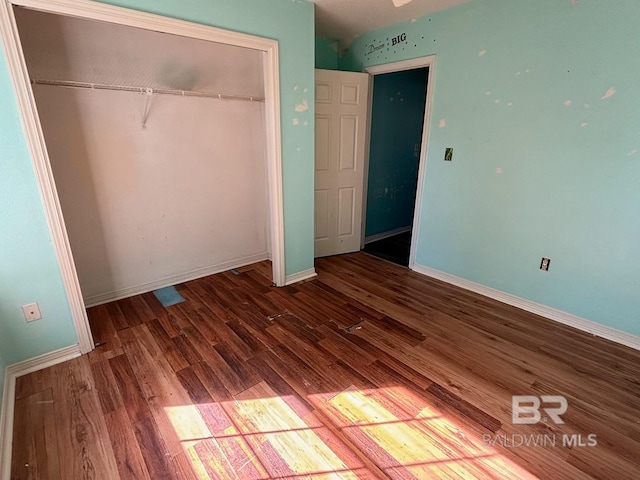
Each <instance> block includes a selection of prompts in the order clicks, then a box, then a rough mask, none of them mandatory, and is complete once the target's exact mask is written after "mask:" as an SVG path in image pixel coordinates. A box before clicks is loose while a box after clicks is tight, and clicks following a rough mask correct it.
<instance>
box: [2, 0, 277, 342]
mask: <svg viewBox="0 0 640 480" xmlns="http://www.w3.org/2000/svg"><path fill="white" fill-rule="evenodd" d="M14 6H17V7H28V8H31V9H34V10H40V11H43V12H47V13H53V14H58V15H66V16H70V17H78V18H84V19H89V20H98V21H103V22H108V23H115V24H118V25H124V26H130V27H137V28H142V29H146V30H154V31H159V32H163V33H170V34H174V35H180V36H184V37H190V38H196V39H199V40H207V41H212V42H218V43H224V44H228V45H234V46H238V47H245V48H251V49H254V50H258V51H261V52H262V55H263V68H264V88H265V120H266V121H265V124H266V129H265V134H266V146H267V171H268V185H269V219H270V227H271V228H270V230H271V232H270V234H271V262H272V265H273V283H274V284H275V285H276V286H283V285H284V284H285V266H284V213H283V210H284V206H283V195H282V146H281V132H280V74H279V71H280V70H279V59H278V42H277V40H272V39H267V38H262V37H257V36H253V35H247V34H243V33H237V32H232V31H229V30H223V29H220V28H215V27H210V26H206V25H199V24H196V23H191V22H187V21H183V20H177V19H174V18H169V17H163V16H160V15H154V14H150V13H145V12H140V11H136V10H130V9H126V8H122V7H116V6H112V5H107V4H101V3H96V2H92V1H88V0H0V31H1V35H2V39H3V42H4V45H5V54H6V56H7V61H8V66H9V73H10V75H11V79H12V81H13V85H14V89H15V93H16V97H17V100H18V108H19V110H20V116H21V120H22V124H23V127H24V131H25V136H26V139H27V143H28V148H29V152H30V154H31V158H32V160H33V165H34V168H35V172H36V177H37V181H38V186H39V189H40V194H41V196H42V200H43V204H44V209H45V215H46V218H47V222H48V225H49V230H50V232H51V236H52V240H53V245H54V248H55V252H56V256H57V259H58V264H59V266H60V271H61V273H62V279H63V283H64V287H65V291H66V294H67V299H68V301H69V306H70V309H71V315H72V318H73V323H74V326H75V329H76V332H77V334H78V344H79V348H80V351H81V353H88V352H90V351H91V350H93V348H94V343H93V337H92V335H91V328H90V326H89V320H88V318H87V313H86V309H85V304H84V300H83V298H82V291H81V289H80V283H79V281H78V275H77V272H76V267H75V263H74V260H73V254H72V252H71V246H70V243H69V237H68V235H67V230H66V227H65V223H64V218H63V215H62V209H61V206H60V201H59V198H58V193H57V190H56V185H55V181H54V178H53V172H52V169H51V164H50V161H49V155H48V153H47V148H46V144H45V141H44V135H43V133H42V127H41V125H40V120H39V117H38V111H37V108H36V103H35V99H34V95H33V90H32V89H31V83H30V80H29V74H28V72H27V66H26V62H25V59H24V54H23V51H22V45H21V43H20V37H19V35H18V27H17V24H16V19H15V15H14V11H13V7H14Z"/></svg>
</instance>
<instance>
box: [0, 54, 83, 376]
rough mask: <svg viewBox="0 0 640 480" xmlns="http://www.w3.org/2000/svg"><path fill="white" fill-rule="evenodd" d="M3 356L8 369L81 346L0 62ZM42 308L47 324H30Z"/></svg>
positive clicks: (0, 310) (0, 327) (0, 333)
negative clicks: (35, 306) (29, 312)
mask: <svg viewBox="0 0 640 480" xmlns="http://www.w3.org/2000/svg"><path fill="white" fill-rule="evenodd" d="M0 145H1V146H2V147H1V148H0V166H1V168H0V351H1V352H2V357H3V359H4V361H5V362H6V363H8V364H12V363H15V362H19V361H21V360H24V359H26V358H30V357H34V356H36V355H39V354H41V353H45V352H49V351H52V350H56V349H58V348H62V347H66V346H69V345H72V344H74V343H77V337H76V333H75V329H74V327H73V323H72V321H71V315H70V313H69V308H68V304H67V300H66V295H65V293H64V290H63V287H62V280H61V276H60V272H59V269H58V264H57V262H56V257H55V254H54V250H53V246H52V243H51V237H50V235H49V230H48V227H47V223H46V221H45V218H44V214H43V210H42V202H41V200H40V194H39V192H38V187H37V184H36V180H35V177H34V171H33V166H32V163H31V158H30V157H29V153H28V151H27V146H26V143H25V139H24V136H23V134H22V128H21V124H20V120H19V117H18V110H17V106H16V103H15V101H14V96H13V89H12V86H11V81H10V79H9V75H8V72H7V69H6V64H5V62H4V61H2V62H0ZM31 302H38V303H39V305H40V310H41V312H42V315H43V316H44V317H45V320H42V321H39V322H34V323H30V324H27V323H26V322H25V321H24V317H23V316H22V310H21V306H22V305H24V304H26V303H31Z"/></svg>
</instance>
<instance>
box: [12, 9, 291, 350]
mask: <svg viewBox="0 0 640 480" xmlns="http://www.w3.org/2000/svg"><path fill="white" fill-rule="evenodd" d="M17 3H18V2H17ZM17 3H16V4H14V5H13V6H12V8H8V9H7V10H5V11H3V12H2V15H3V18H2V19H1V20H2V21H3V24H4V22H6V21H8V22H9V24H10V26H11V27H12V29H13V34H14V36H13V37H14V44H13V45H9V47H10V48H9V49H11V47H14V48H15V51H14V52H10V53H13V54H17V56H16V55H10V57H12V60H16V58H17V60H19V62H18V63H20V65H15V64H14V65H11V73H12V75H13V76H14V80H15V84H16V90H17V93H18V96H19V100H20V107H21V112H22V114H23V117H24V118H23V120H24V123H25V127H26V130H27V137H28V140H29V144H30V147H31V150H32V156H33V158H34V163H35V166H36V171H37V176H38V180H39V183H40V188H41V192H42V194H43V198H44V201H45V206H46V210H47V216H48V220H49V224H50V228H51V231H52V236H53V238H54V244H55V247H56V253H57V254H58V258H59V261H60V264H61V268H62V271H63V276H64V282H65V287H66V288H67V296H68V298H69V301H70V304H71V308H72V313H73V316H74V323H75V325H76V330H77V331H78V337H79V340H80V342H79V343H80V350H81V352H83V353H86V352H88V351H90V350H91V349H92V348H93V342H92V339H91V332H90V328H89V325H88V321H87V317H86V311H85V309H86V307H90V306H94V305H99V304H102V303H107V302H110V301H113V300H117V299H122V298H126V297H130V296H133V295H137V294H140V293H145V292H150V291H152V290H156V289H159V288H162V287H166V286H170V285H174V284H177V283H182V282H185V281H187V280H191V279H194V278H200V277H203V276H207V275H210V274H213V273H218V272H222V271H226V270H230V269H234V268H238V267H241V266H243V265H247V264H250V263H255V262H259V261H263V260H271V261H272V267H273V270H272V274H273V283H274V284H275V285H282V284H284V265H283V262H284V255H283V253H284V252H283V250H284V248H283V240H282V238H283V234H282V223H283V222H282V187H281V159H280V146H279V142H280V139H279V123H280V121H279V108H278V103H279V99H278V97H279V95H278V73H277V72H278V62H277V42H275V41H273V40H266V39H260V38H257V37H252V36H248V35H244V34H236V33H234V32H228V31H224V30H219V29H215V28H211V27H204V26H201V25H196V24H190V23H187V22H182V21H178V20H172V19H167V18H163V17H158V16H155V15H150V14H145V13H140V12H133V11H129V10H125V9H121V8H118V7H111V6H104V5H91V6H87V5H86V4H84V5H83V9H82V12H76V13H72V12H71V11H70V10H73V7H69V6H68V5H67V6H66V7H65V6H56V5H54V4H53V2H50V1H49V0H42V2H41V3H42V5H39V3H40V2H38V1H29V2H28V3H29V8H24V7H22V6H20V5H18V4H17ZM34 3H35V4H38V8H32V7H33V5H34ZM5 6H7V7H9V6H10V4H9V3H7V4H6V5H5ZM40 7H42V8H40ZM5 15H6V17H8V18H5V17H4V16H5ZM20 67H22V68H20Z"/></svg>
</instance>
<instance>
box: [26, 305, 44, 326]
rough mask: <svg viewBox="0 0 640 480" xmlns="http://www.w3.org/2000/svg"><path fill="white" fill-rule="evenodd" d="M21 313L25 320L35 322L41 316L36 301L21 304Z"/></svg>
mask: <svg viewBox="0 0 640 480" xmlns="http://www.w3.org/2000/svg"><path fill="white" fill-rule="evenodd" d="M22 313H24V319H25V320H26V321H27V322H35V321H36V320H40V319H41V318H42V314H41V313H40V307H39V306H38V304H37V303H28V304H27V305H23V306H22Z"/></svg>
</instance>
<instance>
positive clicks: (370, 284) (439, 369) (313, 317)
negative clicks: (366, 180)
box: [11, 253, 640, 480]
mask: <svg viewBox="0 0 640 480" xmlns="http://www.w3.org/2000/svg"><path fill="white" fill-rule="evenodd" d="M316 267H317V271H318V273H319V275H318V277H316V278H315V279H313V280H311V281H307V282H302V283H300V284H297V285H294V286H288V287H284V288H275V287H273V286H272V284H271V280H270V277H271V271H270V268H271V267H270V263H269V262H260V263H258V264H255V265H248V266H245V267H242V268H240V269H238V270H237V272H235V273H232V272H224V273H222V274H218V275H213V276H210V277H206V278H202V279H198V280H194V281H190V282H186V283H183V284H180V285H177V286H176V288H177V290H178V291H179V292H180V293H181V294H182V296H183V297H184V298H185V301H184V302H183V303H180V304H177V305H174V306H171V307H167V308H165V307H163V306H162V305H161V304H160V303H159V302H158V301H157V299H156V298H155V297H154V296H153V294H151V293H147V294H143V295H140V296H136V297H132V298H130V299H124V300H119V301H117V302H113V303H110V304H105V305H100V306H97V307H93V308H92V309H90V310H89V317H90V322H91V325H92V328H93V333H94V336H95V338H96V339H99V340H100V341H101V342H104V344H103V345H101V346H100V347H99V348H97V349H96V350H94V351H93V352H91V353H90V354H89V355H87V356H84V357H81V358H79V359H76V360H73V361H71V362H68V363H66V364H62V365H56V366H54V367H51V368H48V369H45V370H42V371H38V372H34V373H31V374H28V375H25V376H23V377H20V378H18V379H17V382H16V411H15V423H14V437H13V440H14V447H13V448H14V450H13V462H12V466H11V468H12V475H13V477H12V478H54V479H57V478H59V479H61V480H62V479H67V478H70V479H71V478H73V479H75V478H108V479H113V480H118V479H125V478H136V479H137V478H142V479H145V478H163V479H164V478H167V479H174V478H175V479H187V480H192V479H196V478H197V479H207V478H240V479H252V480H255V479H261V478H264V479H267V478H301V477H302V478H306V477H312V478H324V477H329V476H336V477H339V478H340V477H346V478H482V479H484V478H496V479H498V478H509V479H529V478H536V477H537V478H545V479H546V478H553V479H556V478H557V479H564V478H566V479H572V480H573V479H583V478H584V479H593V478H602V479H610V478H616V479H617V478H620V479H626V478H637V472H638V471H640V423H639V422H638V411H639V410H640V376H639V375H638V366H640V352H637V351H634V350H631V349H628V348H626V347H623V346H621V345H617V344H614V343H612V342H610V341H606V340H603V339H599V338H595V337H593V336H592V335H589V334H587V333H585V332H580V331H576V330H574V329H572V328H570V327H568V326H566V325H561V324H558V323H554V322H551V321H549V320H546V319H544V318H541V317H539V316H537V315H533V314H530V313H527V312H524V311H521V310H519V309H517V308H514V307H511V306H509V305H504V304H501V303H499V302H496V301H493V300H491V299H488V298H485V297H482V296H480V295H477V294H474V293H472V292H467V291H464V290H460V289H459V288H456V287H454V286H452V285H448V284H445V283H443V282H440V281H438V280H434V279H431V278H427V277H424V276H421V275H418V274H415V273H414V272H411V271H410V270H408V269H406V268H401V267H398V266H395V265H392V264H390V263H388V262H385V261H383V260H380V259H376V258H373V257H371V256H369V255H366V254H361V253H359V254H349V255H342V256H339V257H334V258H323V259H318V261H317V265H316ZM513 395H536V396H542V395H563V396H564V397H565V398H566V399H567V401H568V403H569V409H568V410H567V412H565V413H564V414H563V415H562V419H563V421H564V423H563V424H555V423H553V422H550V421H548V420H547V421H541V422H539V423H537V424H532V425H519V424H514V423H513V422H512V418H511V407H512V405H511V397H512V396H513ZM590 434H591V435H596V437H597V445H596V446H593V447H580V446H577V445H572V446H570V447H567V446H562V445H554V444H545V445H539V446H538V447H531V446H530V447H527V446H522V447H518V448H513V446H509V445H504V444H500V442H499V440H500V439H501V438H502V439H505V438H507V439H508V438H510V437H513V436H514V435H515V436H520V438H522V437H530V438H541V437H545V438H555V439H559V440H558V442H561V439H562V436H563V435H569V436H572V435H574V436H580V437H581V438H583V439H585V438H587V436H588V435H590ZM492 441H493V443H492ZM25 465H28V466H29V467H25Z"/></svg>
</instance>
